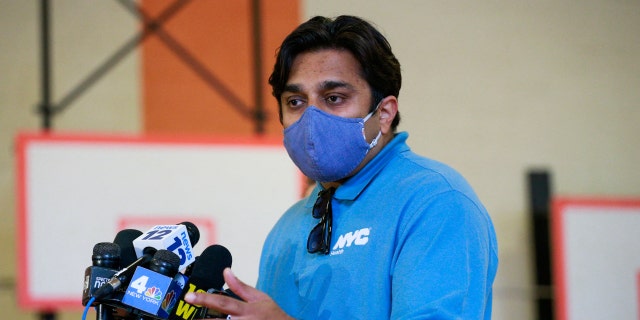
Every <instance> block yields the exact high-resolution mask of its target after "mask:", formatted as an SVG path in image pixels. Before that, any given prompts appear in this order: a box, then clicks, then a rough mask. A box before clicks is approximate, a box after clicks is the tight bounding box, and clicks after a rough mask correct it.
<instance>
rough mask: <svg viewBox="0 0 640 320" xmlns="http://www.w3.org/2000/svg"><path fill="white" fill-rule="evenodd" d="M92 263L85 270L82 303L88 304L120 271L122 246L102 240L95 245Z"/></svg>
mask: <svg viewBox="0 0 640 320" xmlns="http://www.w3.org/2000/svg"><path fill="white" fill-rule="evenodd" d="M91 260H92V262H93V263H92V265H91V266H90V267H87V269H85V272H84V287H83V290H82V305H83V306H86V305H87V303H88V302H89V300H90V299H91V297H93V294H94V293H95V291H96V290H98V288H100V287H101V286H102V285H103V284H105V283H106V282H107V281H109V279H110V278H111V277H113V275H114V274H115V273H116V272H117V271H118V270H117V268H118V267H119V266H120V246H119V245H117V244H115V243H111V242H100V243H97V244H96V245H95V246H94V247H93V255H92V256H91Z"/></svg>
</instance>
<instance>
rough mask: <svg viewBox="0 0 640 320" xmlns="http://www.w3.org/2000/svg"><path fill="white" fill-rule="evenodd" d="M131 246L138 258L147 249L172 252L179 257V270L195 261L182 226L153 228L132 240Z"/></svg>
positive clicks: (187, 234) (184, 227)
mask: <svg viewBox="0 0 640 320" xmlns="http://www.w3.org/2000/svg"><path fill="white" fill-rule="evenodd" d="M133 246H134V248H135V250H136V255H137V256H138V258H139V257H141V256H142V254H143V250H144V248H147V247H151V248H156V249H166V250H169V251H172V252H173V253H175V254H177V255H178V257H180V267H179V268H178V269H179V270H184V269H185V268H186V267H187V266H188V265H190V264H191V263H193V262H194V261H195V260H196V257H195V255H194V254H193V245H192V243H191V240H190V239H189V233H188V232H187V227H186V226H184V225H182V224H177V225H175V224H174V225H158V226H154V227H153V228H151V229H150V230H149V231H147V232H145V233H144V234H142V235H141V236H139V237H138V238H136V239H135V240H133Z"/></svg>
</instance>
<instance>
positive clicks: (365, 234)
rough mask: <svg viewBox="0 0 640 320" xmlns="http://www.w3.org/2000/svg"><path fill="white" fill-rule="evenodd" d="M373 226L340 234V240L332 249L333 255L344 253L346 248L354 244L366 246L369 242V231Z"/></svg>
mask: <svg viewBox="0 0 640 320" xmlns="http://www.w3.org/2000/svg"><path fill="white" fill-rule="evenodd" d="M370 232H371V228H362V229H360V230H356V231H351V232H347V233H345V234H343V235H340V237H339V238H338V241H336V243H335V245H334V246H333V248H332V249H331V255H337V254H342V253H344V250H345V248H349V247H351V246H352V245H354V246H364V245H366V244H367V242H369V233H370Z"/></svg>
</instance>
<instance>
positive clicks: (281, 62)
mask: <svg viewBox="0 0 640 320" xmlns="http://www.w3.org/2000/svg"><path fill="white" fill-rule="evenodd" d="M321 49H344V50H347V51H349V52H350V53H351V54H352V55H353V56H354V57H355V59H356V60H357V61H358V62H359V63H360V69H361V70H362V77H363V78H364V79H365V80H366V81H367V83H368V84H369V86H370V87H371V92H372V97H371V100H372V102H373V104H372V106H371V108H372V109H373V108H375V106H376V105H378V103H379V102H380V101H381V100H382V99H384V98H385V97H387V96H395V97H396V98H397V97H398V95H399V94H400V86H401V85H402V76H401V74H400V63H399V62H398V59H396V57H395V56H394V55H393V52H392V51H391V45H389V42H388V41H387V39H386V38H385V37H384V36H383V35H382V34H381V33H380V32H379V31H378V30H376V28H375V27H373V26H372V25H371V24H370V23H369V22H367V21H365V20H363V19H360V18H358V17H354V16H339V17H337V18H335V19H330V18H326V17H320V16H317V17H314V18H311V19H310V20H309V21H307V22H305V23H303V24H301V25H300V26H298V28H296V29H295V30H293V31H292V32H291V33H290V34H289V35H288V36H287V37H286V38H285V39H284V41H283V42H282V45H281V46H280V49H279V50H278V55H277V57H276V63H275V65H274V66H273V72H272V73H271V76H270V77H269V84H270V85H271V87H272V89H273V91H272V94H273V96H274V97H275V98H276V100H278V105H279V113H280V121H281V122H282V105H281V101H280V98H281V96H282V93H283V91H284V87H285V85H286V84H287V80H288V79H289V73H290V72H291V65H292V64H293V60H294V59H295V58H296V56H298V55H299V54H301V53H305V52H309V51H316V50H321ZM371 111H373V110H371ZM399 123H400V112H398V113H397V114H396V117H395V118H394V119H393V122H392V123H391V128H392V130H393V131H395V130H396V127H397V126H398V124H399Z"/></svg>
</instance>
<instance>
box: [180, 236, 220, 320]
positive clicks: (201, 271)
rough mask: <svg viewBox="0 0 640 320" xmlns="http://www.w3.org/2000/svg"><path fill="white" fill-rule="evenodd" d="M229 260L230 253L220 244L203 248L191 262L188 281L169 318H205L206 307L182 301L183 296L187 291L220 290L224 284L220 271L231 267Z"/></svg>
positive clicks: (188, 319) (182, 319)
mask: <svg viewBox="0 0 640 320" xmlns="http://www.w3.org/2000/svg"><path fill="white" fill-rule="evenodd" d="M231 260H232V259H231V253H230V252H229V250H227V248H225V247H223V246H221V245H212V246H209V247H207V248H206V249H204V251H202V254H200V256H199V257H198V258H197V259H196V261H195V262H194V263H193V267H192V269H191V276H190V277H189V281H188V282H187V285H186V286H185V290H183V291H182V293H181V294H180V299H179V300H178V303H177V305H176V306H175V308H174V309H173V311H172V312H171V314H170V315H169V319H170V320H191V319H199V318H205V316H206V313H207V308H204V307H202V306H197V305H191V304H189V303H187V302H186V301H184V296H185V295H186V294H187V293H188V292H220V291H221V290H222V287H223V286H224V277H223V276H222V271H223V270H224V269H225V268H229V267H231V262H232V261H231Z"/></svg>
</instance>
